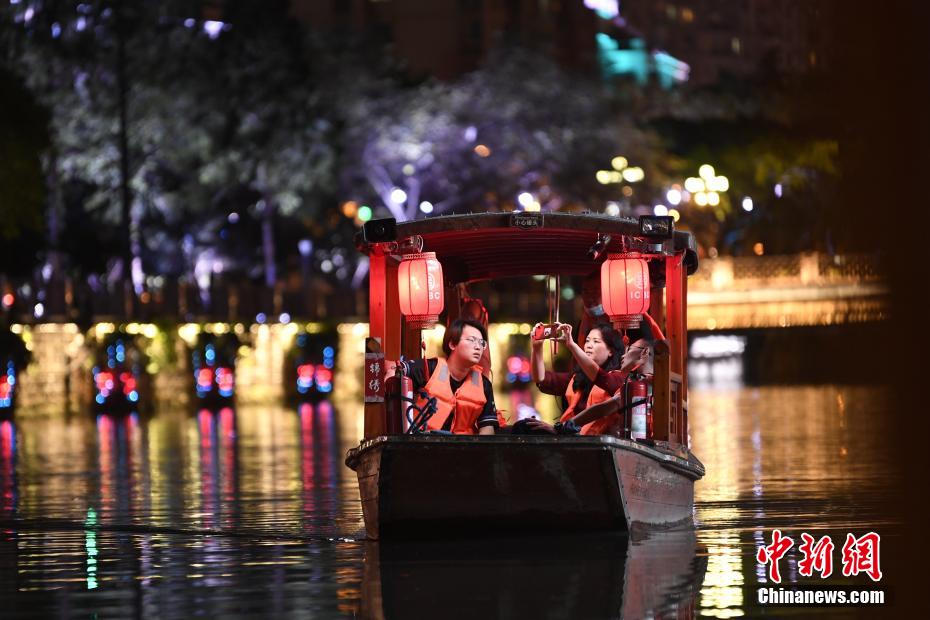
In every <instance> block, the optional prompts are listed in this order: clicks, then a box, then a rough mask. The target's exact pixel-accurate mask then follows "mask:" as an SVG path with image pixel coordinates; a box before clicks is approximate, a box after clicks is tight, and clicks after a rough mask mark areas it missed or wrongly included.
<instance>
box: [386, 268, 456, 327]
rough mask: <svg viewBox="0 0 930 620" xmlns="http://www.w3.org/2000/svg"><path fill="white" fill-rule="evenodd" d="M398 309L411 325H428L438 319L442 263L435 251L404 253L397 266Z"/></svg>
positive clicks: (442, 296)
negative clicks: (437, 258)
mask: <svg viewBox="0 0 930 620" xmlns="http://www.w3.org/2000/svg"><path fill="white" fill-rule="evenodd" d="M397 289H398V292H399V294H400V311H401V312H402V313H403V314H404V317H405V318H406V320H407V323H409V324H410V325H411V326H412V327H419V328H424V327H432V326H433V325H435V324H436V322H437V321H438V320H439V313H440V312H442V308H443V305H444V303H445V298H444V295H443V288H442V265H441V264H440V263H439V261H438V260H436V253H435V252H421V253H419V254H407V255H405V256H404V257H403V258H402V259H401V262H400V265H398V267H397Z"/></svg>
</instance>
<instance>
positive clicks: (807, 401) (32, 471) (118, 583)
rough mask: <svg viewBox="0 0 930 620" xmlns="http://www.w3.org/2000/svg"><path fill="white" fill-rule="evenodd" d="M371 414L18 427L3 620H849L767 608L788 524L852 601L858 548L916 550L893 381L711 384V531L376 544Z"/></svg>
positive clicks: (704, 411) (697, 440) (5, 475)
mask: <svg viewBox="0 0 930 620" xmlns="http://www.w3.org/2000/svg"><path fill="white" fill-rule="evenodd" d="M357 402H358V400H357V399H353V398H352V397H347V398H346V400H345V401H344V402H343V401H339V402H337V403H334V404H331V403H328V402H324V403H320V404H317V405H314V406H311V405H303V406H300V407H296V406H295V407H293V408H291V407H281V406H240V407H239V408H238V409H236V410H233V409H224V410H219V411H214V412H211V411H206V410H203V411H200V412H196V411H189V412H188V411H176V410H174V411H159V412H157V413H155V414H154V415H151V416H136V415H133V416H129V417H109V416H97V417H96V418H95V417H91V416H89V415H77V414H72V415H70V416H66V415H64V414H62V415H57V416H56V415H45V416H39V415H36V414H30V412H29V411H21V412H19V415H18V417H17V419H16V420H15V422H10V421H4V422H2V423H0V617H78V618H128V617H142V616H148V617H157V618H192V617H207V618H217V617H224V618H225V617H253V618H261V617H306V618H336V617H366V618H420V617H461V618H485V617H513V618H611V617H628V618H640V617H673V618H689V617H695V616H709V617H717V618H731V617H740V616H758V615H769V616H771V615H794V616H807V615H811V614H813V613H817V614H822V615H824V616H831V617H832V616H837V615H849V614H862V613H863V608H861V607H860V608H840V607H818V608H805V609H803V610H800V609H797V608H792V607H783V606H781V607H780V606H770V605H769V606H763V605H761V604H760V603H759V602H758V601H757V588H759V587H760V586H765V585H766V584H768V585H771V584H770V583H769V582H768V576H767V572H766V567H765V566H762V565H760V564H758V563H757V561H756V559H755V556H756V552H757V550H758V549H759V548H760V547H762V546H763V545H768V544H769V543H770V542H771V536H772V534H771V530H772V529H774V528H779V529H780V530H781V531H782V532H783V533H784V534H785V535H790V536H791V537H792V538H794V539H795V540H796V541H797V542H796V544H795V546H794V548H792V549H791V550H790V551H789V552H788V553H787V554H786V555H785V557H784V558H782V560H781V562H780V563H779V565H780V567H781V573H782V579H783V583H782V585H784V584H793V583H807V584H815V585H816V584H821V585H823V584H830V585H834V586H837V587H847V588H848V587H849V586H853V585H857V584H858V585H870V584H871V580H870V579H869V578H868V577H865V576H864V575H859V576H857V577H855V576H852V577H844V576H843V575H842V572H841V553H840V549H841V547H842V546H843V543H844V541H845V539H846V534H847V533H852V534H854V535H855V536H856V537H859V536H862V535H864V534H866V533H867V532H869V531H874V532H877V533H879V534H881V535H882V536H883V537H884V540H889V539H891V538H893V537H894V536H895V535H896V534H895V532H896V529H897V524H896V523H895V522H894V521H893V520H892V519H890V518H888V517H886V516H885V515H886V513H887V512H888V506H889V504H890V503H891V502H893V498H892V497H889V493H888V492H887V491H886V489H887V488H889V487H891V486H893V485H890V477H891V476H893V463H891V462H888V461H887V458H886V455H885V454H884V453H882V452H881V451H879V450H878V449H877V448H876V437H878V436H880V435H881V434H883V433H885V432H886V430H887V429H886V428H885V427H884V425H885V424H887V422H884V419H885V418H884V417H883V415H882V411H883V407H885V408H886V407H887V405H885V404H883V403H884V402H886V401H885V398H884V393H883V390H882V389H880V388H870V387H842V386H816V387H764V388H747V387H741V386H739V385H716V386H715V385H714V384H707V385H705V386H704V387H701V386H699V385H698V386H695V387H694V389H693V390H692V392H691V407H690V411H691V414H690V415H691V420H692V431H691V435H692V443H693V449H694V452H695V453H696V454H697V455H698V456H699V457H700V458H701V460H702V461H703V462H704V464H705V466H706V468H707V476H706V477H705V478H704V479H703V480H702V481H700V482H699V483H698V484H697V486H696V508H695V525H696V527H695V529H693V530H690V529H688V530H681V531H673V532H663V533H660V534H654V535H651V536H648V537H645V538H636V539H632V540H631V539H628V538H627V537H624V536H616V537H604V536H599V537H592V538H587V539H586V538H563V537H557V536H552V537H548V538H535V539H531V538H527V539H517V540H504V541H501V540H497V541H483V542H482V541H478V542H474V541H473V542H446V543H441V542H431V543H409V542H408V543H402V544H401V543H394V544H387V543H384V544H378V543H373V542H368V541H365V539H364V529H363V525H362V515H361V508H360V504H359V499H358V488H357V483H356V479H355V474H354V473H353V472H352V471H350V470H349V469H347V468H346V467H345V466H344V465H343V458H344V455H345V452H346V450H347V449H348V448H349V447H351V446H353V445H355V444H356V443H357V439H358V437H359V435H360V431H361V424H362V420H361V407H360V406H359V405H357V404H355V403H357ZM802 532H807V533H810V534H812V535H813V536H814V537H815V538H818V539H819V538H820V537H821V536H824V535H829V536H831V538H832V541H833V542H834V543H835V545H836V550H835V552H834V554H833V557H834V573H833V575H832V576H830V577H829V578H828V579H821V578H819V577H818V576H816V575H815V576H814V577H810V578H807V577H803V576H801V575H800V574H799V567H798V562H799V560H800V558H801V556H800V554H799V553H798V549H797V546H798V545H799V544H800V535H801V533H802ZM893 569H894V567H891V566H885V567H883V570H884V571H885V572H886V573H887V572H888V571H892V570H893ZM881 585H882V584H881V583H879V584H877V586H876V587H878V586H881Z"/></svg>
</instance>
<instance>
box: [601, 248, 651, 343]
mask: <svg viewBox="0 0 930 620" xmlns="http://www.w3.org/2000/svg"><path fill="white" fill-rule="evenodd" d="M601 303H602V304H603V306H604V312H605V313H606V314H607V316H609V317H610V320H611V321H613V323H614V325H616V326H617V327H620V328H621V329H633V328H635V327H639V322H640V320H641V318H642V315H643V314H645V313H646V312H647V311H648V310H649V266H648V265H647V264H646V261H645V260H644V259H643V258H640V255H639V254H636V253H632V254H611V255H609V256H608V257H607V260H605V261H604V264H603V265H601Z"/></svg>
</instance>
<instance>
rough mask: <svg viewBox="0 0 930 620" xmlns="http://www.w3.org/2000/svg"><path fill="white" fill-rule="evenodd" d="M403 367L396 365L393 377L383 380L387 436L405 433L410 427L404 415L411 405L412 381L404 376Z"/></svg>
mask: <svg viewBox="0 0 930 620" xmlns="http://www.w3.org/2000/svg"><path fill="white" fill-rule="evenodd" d="M403 367H404V366H403V364H398V365H397V371H396V372H395V373H394V376H393V377H388V378H387V379H385V380H384V400H385V409H386V410H387V432H388V434H389V435H400V434H403V433H406V432H407V429H408V428H409V426H410V421H409V420H408V419H407V415H406V413H407V409H408V408H409V407H410V405H411V404H413V379H411V378H410V377H409V376H408V375H405V374H404V372H403Z"/></svg>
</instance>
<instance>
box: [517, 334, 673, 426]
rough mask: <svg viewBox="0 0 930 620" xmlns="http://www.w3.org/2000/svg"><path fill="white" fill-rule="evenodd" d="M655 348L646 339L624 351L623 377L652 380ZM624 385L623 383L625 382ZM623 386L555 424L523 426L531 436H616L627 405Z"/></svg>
mask: <svg viewBox="0 0 930 620" xmlns="http://www.w3.org/2000/svg"><path fill="white" fill-rule="evenodd" d="M654 359H655V347H654V346H653V344H652V342H650V340H649V339H648V338H647V337H642V338H639V339H637V340H635V341H634V342H633V343H632V344H631V345H630V346H629V347H628V348H627V350H626V351H625V352H624V354H623V357H622V361H621V365H620V372H621V373H622V374H623V375H624V377H625V378H629V379H634V380H635V379H643V380H646V381H650V382H651V381H652V375H653V372H654V370H653V364H654ZM624 385H625V381H624ZM624 385H621V386H620V388H619V389H617V390H616V392H615V393H614V395H613V396H611V397H610V398H607V399H604V400H602V401H600V402H598V403H594V404H592V405H590V406H588V407H587V408H585V409H584V410H583V411H580V412H578V413H577V414H575V415H573V416H571V417H569V418H567V419H566V418H565V417H564V416H563V417H562V419H561V420H560V421H559V422H557V423H556V424H554V425H553V424H548V423H546V422H543V421H542V420H528V421H527V422H526V425H527V427H528V429H530V431H531V432H534V433H551V434H560V435H574V434H578V433H581V434H582V435H617V436H619V435H620V434H622V431H623V426H624V425H623V416H622V415H621V413H620V412H621V411H622V409H623V407H624V404H625V402H626V399H625V396H624Z"/></svg>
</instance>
